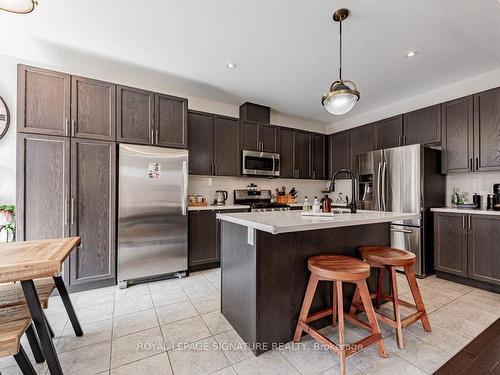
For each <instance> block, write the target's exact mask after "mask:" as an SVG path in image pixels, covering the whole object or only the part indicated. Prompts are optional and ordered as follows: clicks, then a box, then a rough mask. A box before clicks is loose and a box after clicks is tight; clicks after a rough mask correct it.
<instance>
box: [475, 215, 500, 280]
mask: <svg viewBox="0 0 500 375" xmlns="http://www.w3.org/2000/svg"><path fill="white" fill-rule="evenodd" d="M468 225H469V237H468V265H469V267H468V276H469V278H471V279H475V280H479V281H484V282H487V283H490V284H496V285H500V251H499V250H500V247H499V245H498V234H499V233H500V217H499V216H491V215H469V223H468Z"/></svg>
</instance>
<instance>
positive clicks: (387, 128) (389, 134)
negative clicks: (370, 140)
mask: <svg viewBox="0 0 500 375" xmlns="http://www.w3.org/2000/svg"><path fill="white" fill-rule="evenodd" d="M373 137H374V146H375V150H382V149H385V148H391V147H398V146H400V145H401V140H402V137H403V116H402V115H398V116H394V117H391V118H387V119H385V120H380V121H377V122H375V123H374V124H373Z"/></svg>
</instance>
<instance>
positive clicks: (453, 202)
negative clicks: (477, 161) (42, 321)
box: [451, 187, 460, 207]
mask: <svg viewBox="0 0 500 375" xmlns="http://www.w3.org/2000/svg"><path fill="white" fill-rule="evenodd" d="M459 202H460V197H459V195H458V188H456V187H454V188H453V194H452V195H451V207H457V206H458V203H459Z"/></svg>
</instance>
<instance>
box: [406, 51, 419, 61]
mask: <svg viewBox="0 0 500 375" xmlns="http://www.w3.org/2000/svg"><path fill="white" fill-rule="evenodd" d="M417 55H418V51H417V50H415V51H408V52H406V53H405V57H406V58H408V59H409V58H412V57H415V56H417Z"/></svg>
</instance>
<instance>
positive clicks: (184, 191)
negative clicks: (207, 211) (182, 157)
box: [181, 161, 188, 216]
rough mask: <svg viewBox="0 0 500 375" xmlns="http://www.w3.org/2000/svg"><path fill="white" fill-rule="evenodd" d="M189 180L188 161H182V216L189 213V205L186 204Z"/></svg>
mask: <svg viewBox="0 0 500 375" xmlns="http://www.w3.org/2000/svg"><path fill="white" fill-rule="evenodd" d="M187 180H188V169H187V161H183V162H182V181H181V190H182V197H181V209H182V216H186V215H187V205H186V199H187Z"/></svg>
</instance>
